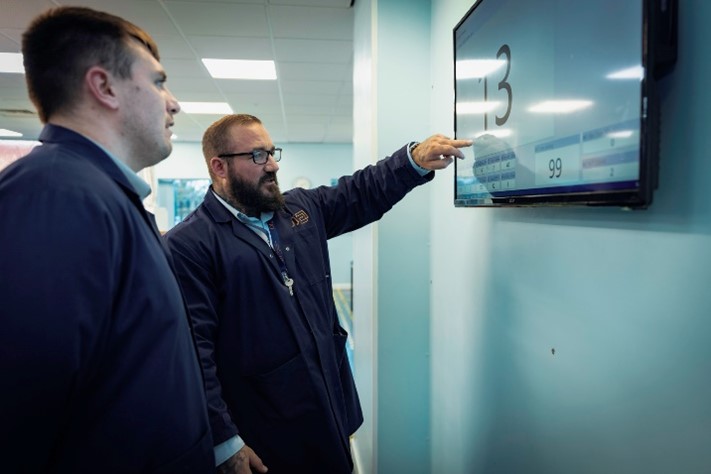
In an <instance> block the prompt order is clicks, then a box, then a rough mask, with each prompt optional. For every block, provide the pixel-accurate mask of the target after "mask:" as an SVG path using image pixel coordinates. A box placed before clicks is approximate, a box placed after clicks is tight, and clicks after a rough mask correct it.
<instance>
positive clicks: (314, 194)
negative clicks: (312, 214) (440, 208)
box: [290, 146, 434, 239]
mask: <svg viewBox="0 0 711 474" xmlns="http://www.w3.org/2000/svg"><path fill="white" fill-rule="evenodd" d="M433 178H434V172H431V173H428V174H426V175H424V176H421V175H420V173H419V172H418V171H417V170H415V168H414V167H413V166H412V164H411V163H410V160H409V158H408V155H407V146H404V147H402V148H401V149H399V150H397V151H396V152H395V153H393V154H392V155H391V156H389V157H386V158H384V159H382V160H380V161H378V162H377V163H376V164H374V165H369V166H366V167H365V168H363V169H361V170H358V171H356V172H355V173H353V175H351V176H343V177H341V178H340V179H339V180H338V183H337V184H336V185H335V186H320V187H318V188H316V189H313V190H292V191H290V193H294V194H296V193H300V194H301V195H302V196H299V197H300V198H302V199H306V200H310V201H312V202H314V203H315V204H316V206H317V207H318V208H320V210H321V213H322V216H323V221H324V222H323V223H324V226H325V228H326V234H327V238H329V239H330V238H332V237H336V236H338V235H341V234H344V233H346V232H350V231H353V230H356V229H359V228H361V227H363V226H365V225H367V224H370V223H372V222H375V221H377V220H378V219H380V218H381V217H382V216H383V214H385V213H386V212H387V211H389V210H390V209H392V207H393V206H394V205H395V204H396V203H397V202H399V201H400V200H401V199H402V198H404V197H405V196H406V195H407V193H408V192H410V191H411V190H413V189H414V188H415V187H417V186H419V185H421V184H424V183H427V182H429V181H431V180H432V179H433ZM297 199H298V198H297Z"/></svg>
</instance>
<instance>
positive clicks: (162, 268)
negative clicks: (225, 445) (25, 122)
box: [0, 7, 215, 474]
mask: <svg viewBox="0 0 711 474" xmlns="http://www.w3.org/2000/svg"><path fill="white" fill-rule="evenodd" d="M22 50H23V54H24V62H25V71H26V79H27V85H28V89H29V93H30V97H31V99H32V101H33V103H34V104H35V106H36V107H37V110H38V112H39V116H40V118H41V120H42V121H43V122H44V123H45V127H44V129H43V130H42V133H41V135H40V141H41V142H42V145H41V146H38V147H36V148H35V149H34V150H33V151H32V152H31V153H30V154H29V155H27V156H26V157H24V158H21V159H20V160H18V161H16V162H15V163H13V164H11V165H10V166H8V167H7V168H6V169H4V170H3V171H2V173H0V221H1V222H2V226H0V314H1V316H0V325H1V327H2V329H1V330H0V440H1V443H2V453H3V456H2V460H0V466H2V468H0V470H2V471H3V472H8V473H11V472H12V473H14V472H28V473H30V472H37V473H39V472H42V473H73V474H77V473H89V472H92V473H93V472H106V473H122V474H125V473H138V472H152V473H186V474H187V473H207V472H214V469H215V464H214V455H213V449H212V438H211V435H210V429H209V425H208V422H207V413H206V409H205V395H204V385H203V379H202V374H201V369H200V366H199V364H198V360H197V356H196V348H195V343H194V341H193V338H192V334H191V330H190V325H189V319H188V317H187V313H186V308H185V305H184V302H183V299H182V295H181V291H180V287H179V284H178V281H177V280H176V277H175V275H174V273H173V271H172V268H171V262H170V260H169V257H168V254H167V253H166V251H165V250H164V248H163V245H162V240H161V238H160V234H159V233H158V231H157V229H156V227H155V224H154V222H153V220H152V216H151V215H149V214H148V213H147V212H146V210H145V209H144V208H143V204H142V199H143V198H144V197H145V196H146V195H147V194H148V193H149V192H150V187H149V185H148V184H147V183H145V182H144V181H142V180H141V179H140V178H139V177H138V175H137V174H136V172H138V171H139V170H141V169H142V168H144V167H146V166H151V165H154V164H156V163H158V162H159V161H161V160H163V159H165V158H166V157H167V156H168V155H169V153H170V152H171V148H172V145H171V141H170V140H171V138H170V137H171V126H172V125H173V116H174V115H175V114H177V113H178V111H179V110H180V107H179V105H178V102H177V100H176V99H175V97H174V96H173V95H172V94H171V93H170V92H169V91H168V89H166V87H165V82H166V73H165V71H164V70H163V68H162V67H161V65H160V62H159V56H158V50H157V47H156V45H155V43H154V42H153V40H152V39H151V37H150V36H149V35H148V34H147V33H146V32H144V31H143V30H141V29H140V28H138V27H137V26H135V25H133V24H132V23H129V22H128V21H126V20H124V19H122V18H119V17H116V16H113V15H110V14H107V13H103V12H98V11H95V10H91V9H88V8H79V7H60V8H56V9H53V10H49V11H47V12H45V13H44V14H42V15H40V16H38V17H37V18H36V19H35V20H34V21H33V22H32V23H31V24H30V26H29V28H28V30H27V31H26V32H25V33H24V35H23V39H22Z"/></svg>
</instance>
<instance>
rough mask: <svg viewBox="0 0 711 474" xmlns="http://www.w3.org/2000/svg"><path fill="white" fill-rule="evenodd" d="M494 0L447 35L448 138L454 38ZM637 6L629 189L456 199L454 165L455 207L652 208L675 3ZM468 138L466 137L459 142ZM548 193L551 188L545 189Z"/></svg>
mask: <svg viewBox="0 0 711 474" xmlns="http://www.w3.org/2000/svg"><path fill="white" fill-rule="evenodd" d="M487 1H489V2H491V1H495V0H477V1H476V2H474V3H473V4H472V6H471V7H470V8H469V10H468V11H467V13H466V14H465V15H464V16H463V17H462V18H461V20H460V21H459V22H458V23H457V24H456V26H455V27H454V29H453V32H452V39H453V43H452V44H453V54H452V56H453V59H454V135H455V137H458V134H457V69H456V68H457V66H456V64H457V46H458V45H457V33H458V31H459V29H460V28H461V27H462V26H463V25H464V23H465V22H466V21H467V20H468V19H469V18H470V16H471V15H473V14H475V12H476V10H477V8H478V7H480V6H481V4H482V3H485V2H487ZM640 1H641V2H642V18H641V19H640V20H641V21H642V25H641V26H642V28H641V31H642V38H641V51H640V58H641V63H642V66H643V70H644V77H643V78H642V80H641V87H640V94H641V97H640V117H639V121H640V140H639V164H640V167H639V181H638V186H637V187H636V188H635V189H629V188H626V189H623V190H616V189H615V184H616V183H595V184H591V185H590V186H589V187H588V189H585V186H584V185H576V186H571V188H575V189H573V190H570V191H565V187H556V188H555V189H556V192H550V191H546V188H538V189H525V190H514V191H513V193H510V194H506V193H505V192H495V193H492V194H491V195H490V196H487V198H486V199H481V200H462V199H459V200H458V199H457V191H458V190H457V166H458V163H457V162H455V172H454V205H455V207H523V206H620V207H624V208H633V209H646V208H647V207H649V205H650V204H651V203H652V200H653V195H654V191H655V189H657V187H658V181H659V176H658V173H659V139H660V137H659V135H660V125H659V124H660V110H659V94H658V86H657V81H658V80H659V79H660V78H661V77H663V76H665V75H666V74H668V73H669V72H670V71H671V70H672V69H673V66H674V63H675V61H676V40H677V30H676V24H677V23H676V22H677V14H678V6H677V0H665V1H663V2H660V1H658V0H640ZM459 138H470V137H459ZM548 189H551V188H548Z"/></svg>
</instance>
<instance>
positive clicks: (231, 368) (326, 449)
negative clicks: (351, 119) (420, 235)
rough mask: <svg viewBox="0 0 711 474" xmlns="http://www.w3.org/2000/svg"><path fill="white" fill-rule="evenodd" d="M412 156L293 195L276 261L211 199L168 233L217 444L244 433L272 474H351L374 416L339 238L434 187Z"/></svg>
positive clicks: (280, 216) (280, 219) (280, 224)
mask: <svg viewBox="0 0 711 474" xmlns="http://www.w3.org/2000/svg"><path fill="white" fill-rule="evenodd" d="M433 174H434V173H429V174H428V175H426V176H425V177H422V176H420V175H419V173H418V172H417V171H416V170H415V169H414V168H413V167H412V165H411V164H410V163H409V160H408V157H407V151H406V148H403V149H401V150H399V151H398V152H396V153H395V154H393V156H392V157H390V158H386V159H385V160H381V161H380V162H379V163H378V164H376V165H373V166H368V167H366V168H365V169H363V170H360V171H358V172H356V173H355V174H354V175H353V176H348V177H343V178H341V179H340V180H339V182H338V184H337V185H336V186H329V187H327V186H322V187H318V188H316V189H312V190H303V189H294V190H292V191H289V192H287V193H285V199H286V206H285V208H284V209H283V210H281V211H279V212H276V213H275V217H274V221H275V223H276V228H277V232H278V234H279V240H280V243H281V248H282V250H283V254H284V258H285V263H286V267H287V269H288V272H289V275H290V276H291V277H292V278H293V280H294V286H293V288H294V295H293V296H292V295H290V292H289V289H288V288H287V286H286V285H285V284H284V281H283V279H282V276H281V273H280V265H279V262H278V259H277V256H276V255H275V252H274V251H273V250H272V249H271V248H270V247H269V245H268V244H267V243H266V242H265V241H264V240H262V239H261V238H260V237H259V236H257V235H256V234H255V233H254V232H253V231H252V230H250V229H248V228H247V227H246V226H245V225H244V224H243V223H241V222H240V221H239V220H237V219H236V218H235V217H234V216H233V215H232V214H231V213H230V212H229V211H228V210H227V209H226V208H225V207H224V206H223V205H222V204H221V203H220V202H219V201H218V200H217V199H216V198H215V196H214V195H213V191H212V190H208V192H207V195H206V196H205V200H204V202H203V203H202V204H201V205H200V206H199V207H198V208H197V209H196V210H195V211H194V212H193V213H192V214H190V215H189V216H188V217H187V218H186V219H185V220H184V221H183V222H182V223H180V224H178V225H177V226H176V227H175V228H173V229H172V230H171V231H169V232H168V233H167V234H166V238H167V241H168V244H169V247H170V249H171V251H172V254H173V258H174V261H175V264H176V269H177V271H178V275H179V279H180V281H181V284H182V286H183V290H184V292H185V297H186V299H187V301H188V306H189V310H190V315H191V317H192V318H193V324H194V327H195V332H196V337H197V341H198V350H199V353H200V358H201V361H202V364H203V369H204V371H205V377H206V379H207V383H206V385H207V390H208V397H207V398H208V405H209V406H208V412H209V417H210V423H211V426H212V430H213V438H214V439H215V443H216V444H217V443H220V442H222V441H225V440H227V439H228V438H230V437H232V436H234V435H235V434H237V433H239V435H240V436H241V437H242V439H243V440H244V441H245V442H246V443H247V445H249V446H250V447H252V448H253V449H254V451H255V452H256V453H257V455H259V456H260V457H261V458H262V460H263V461H264V463H265V464H266V465H267V466H268V467H269V472H270V474H280V473H295V472H304V473H311V474H314V473H328V474H339V473H350V472H351V471H352V468H353V464H352V461H351V456H350V449H349V435H351V434H352V433H353V432H354V431H355V430H356V429H357V428H358V426H360V424H361V423H362V420H363V417H362V413H361V409H360V404H359V401H358V396H357V393H356V389H355V385H354V381H353V376H352V373H351V369H350V366H349V364H348V360H347V357H346V353H345V343H346V337H347V334H346V332H345V330H344V329H343V328H342V327H341V326H340V325H339V324H338V319H337V315H336V309H335V305H334V301H333V293H332V281H331V270H330V262H329V256H328V246H327V239H329V238H331V237H336V236H338V235H341V234H343V233H345V232H349V231H352V230H354V229H357V228H359V227H362V226H364V225H366V224H368V223H371V222H373V221H375V220H377V219H379V218H380V217H381V216H382V215H383V214H384V213H385V212H386V211H388V210H389V209H390V208H391V207H392V206H393V205H394V204H395V203H396V202H397V201H399V200H400V199H402V198H403V197H404V196H405V194H407V192H408V191H410V190H411V189H413V188H414V187H415V186H417V185H419V184H422V183H424V182H426V181H428V180H430V179H432V176H433Z"/></svg>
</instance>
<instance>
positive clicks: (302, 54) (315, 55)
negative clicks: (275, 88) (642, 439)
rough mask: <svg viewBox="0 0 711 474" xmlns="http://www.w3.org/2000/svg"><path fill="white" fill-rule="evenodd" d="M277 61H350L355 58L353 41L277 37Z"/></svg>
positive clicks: (275, 41) (275, 43)
mask: <svg viewBox="0 0 711 474" xmlns="http://www.w3.org/2000/svg"><path fill="white" fill-rule="evenodd" d="M274 47H275V50H276V60H277V61H290V62H310V63H319V62H320V63H341V64H344V63H349V62H351V61H352V59H353V41H345V40H307V39H283V38H282V39H278V38H277V39H275V40H274Z"/></svg>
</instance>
